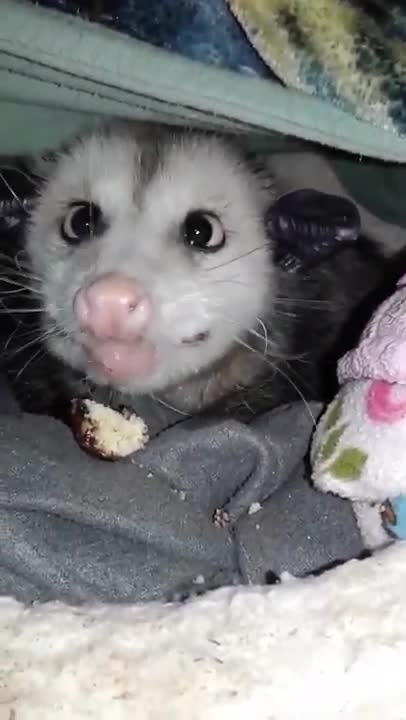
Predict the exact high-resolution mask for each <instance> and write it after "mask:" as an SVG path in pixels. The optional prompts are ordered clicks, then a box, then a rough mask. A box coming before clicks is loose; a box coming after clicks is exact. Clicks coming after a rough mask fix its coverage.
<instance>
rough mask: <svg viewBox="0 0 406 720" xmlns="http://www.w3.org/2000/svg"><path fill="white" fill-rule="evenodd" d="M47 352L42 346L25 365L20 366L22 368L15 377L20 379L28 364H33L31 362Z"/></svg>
mask: <svg viewBox="0 0 406 720" xmlns="http://www.w3.org/2000/svg"><path fill="white" fill-rule="evenodd" d="M45 352H46V351H45V350H44V348H43V347H42V346H41V347H40V348H39V349H38V350H37V351H36V352H35V353H33V354H32V355H31V357H30V358H29V359H28V360H27V362H26V363H25V364H24V365H23V367H22V368H20V370H19V371H18V373H17V374H16V376H15V379H16V380H18V379H19V378H20V377H21V375H22V374H23V372H24V371H25V370H26V369H27V368H28V366H29V365H31V363H32V362H33V361H34V360H35V359H36V358H37V357H38V356H39V357H42V356H43V355H45Z"/></svg>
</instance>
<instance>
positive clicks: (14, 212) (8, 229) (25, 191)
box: [0, 161, 39, 236]
mask: <svg viewBox="0 0 406 720" xmlns="http://www.w3.org/2000/svg"><path fill="white" fill-rule="evenodd" d="M38 182H39V181H38V179H37V178H36V177H35V175H33V174H32V172H31V171H30V170H28V169H27V168H26V167H25V166H23V165H22V164H21V163H17V162H14V163H13V162H12V161H10V162H9V163H8V162H6V161H4V163H3V164H0V233H1V234H4V233H7V234H11V235H12V236H14V234H15V233H18V232H19V229H20V227H21V226H22V224H23V223H24V221H25V219H26V217H27V213H28V211H29V210H30V208H31V207H32V205H33V202H34V199H35V197H36V190H37V188H38Z"/></svg>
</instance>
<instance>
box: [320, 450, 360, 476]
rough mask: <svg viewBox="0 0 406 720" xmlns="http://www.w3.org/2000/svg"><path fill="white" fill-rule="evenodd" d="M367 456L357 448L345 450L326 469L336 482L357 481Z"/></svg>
mask: <svg viewBox="0 0 406 720" xmlns="http://www.w3.org/2000/svg"><path fill="white" fill-rule="evenodd" d="M367 459H368V455H367V454H366V453H364V452H363V451H362V450H359V449H358V448H346V449H345V450H342V451H341V453H340V454H339V456H338V457H337V458H336V459H335V460H334V462H333V463H331V465H330V466H329V467H328V468H327V469H328V472H329V473H330V474H331V475H333V477H335V478H337V480H351V481H352V480H359V478H360V477H361V473H362V470H363V467H364V465H365V463H366V461H367Z"/></svg>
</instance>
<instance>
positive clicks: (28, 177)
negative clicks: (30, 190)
mask: <svg viewBox="0 0 406 720" xmlns="http://www.w3.org/2000/svg"><path fill="white" fill-rule="evenodd" d="M1 169H2V170H12V171H13V172H17V173H19V174H20V175H22V176H23V177H25V179H26V180H28V182H30V183H31V185H32V186H33V187H34V188H39V187H40V185H39V183H37V182H35V179H34V177H33V176H32V175H29V174H28V173H26V172H25V171H24V170H23V169H22V168H20V167H15V166H13V165H5V164H4V163H2V164H1Z"/></svg>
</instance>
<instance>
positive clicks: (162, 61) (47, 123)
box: [0, 0, 406, 162]
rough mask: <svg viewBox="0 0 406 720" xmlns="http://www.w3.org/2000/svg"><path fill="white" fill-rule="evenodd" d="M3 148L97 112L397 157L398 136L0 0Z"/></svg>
mask: <svg viewBox="0 0 406 720" xmlns="http://www.w3.org/2000/svg"><path fill="white" fill-rule="evenodd" d="M0 103H1V108H0V116H1V121H0V153H11V154H13V153H15V152H32V151H36V150H38V149H40V148H41V149H43V148H44V147H50V146H51V145H52V146H54V145H55V144H58V143H59V142H60V141H61V140H63V139H66V138H67V137H68V136H69V135H70V134H71V133H72V132H73V131H75V130H78V129H79V128H83V126H84V125H86V124H89V123H92V122H93V120H94V117H95V116H97V117H100V116H101V115H113V116H117V115H120V116H126V117H132V118H144V119H148V118H149V119H159V120H161V121H164V122H165V121H168V122H170V121H172V122H180V123H185V122H187V123H194V124H199V125H201V126H205V127H207V126H210V127H222V128H225V129H230V130H239V129H244V130H245V131H247V132H252V131H253V130H256V131H258V130H260V131H269V130H274V131H276V132H281V133H284V134H286V135H293V136H295V137H301V138H305V139H308V140H316V141H318V142H321V143H323V144H329V145H333V146H335V147H339V148H343V149H346V150H350V151H352V152H355V153H357V154H359V153H363V154H364V155H370V156H372V157H381V158H385V159H387V160H394V161H395V162H401V161H402V160H403V161H404V160H405V158H406V145H405V142H404V140H403V139H402V138H400V137H398V136H397V135H396V134H395V133H393V132H386V131H384V130H382V128H381V127H374V126H373V125H372V124H366V123H364V122H361V121H359V120H357V119H356V118H355V117H354V116H353V115H352V114H351V113H347V112H345V111H344V110H341V109H340V108H337V107H334V105H333V104H332V103H331V102H325V101H323V99H321V98H317V97H309V96H308V95H306V93H299V92H294V91H291V90H287V89H286V88H284V87H282V86H281V85H279V84H277V83H276V82H272V81H270V80H268V79H267V78H263V77H258V76H255V75H253V74H250V75H248V76H247V74H246V73H238V72H233V71H231V70H227V69H223V68H222V67H219V66H213V65H205V64H204V63H201V62H196V61H194V60H190V59H188V58H185V57H183V56H181V55H180V54H178V53H173V52H168V51H166V50H164V49H163V48H156V47H153V46H151V45H148V44H145V43H143V42H141V41H138V40H137V39H135V38H130V37H127V36H126V35H125V34H124V33H119V32H114V31H112V30H110V28H106V27H103V26H102V25H98V24H96V23H89V22H85V21H83V20H81V19H80V18H76V17H72V16H68V15H65V14H63V13H60V12H52V11H50V10H48V9H45V8H42V7H39V6H37V5H32V4H30V3H25V2H24V3H23V2H21V0H2V2H1V3H0Z"/></svg>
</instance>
